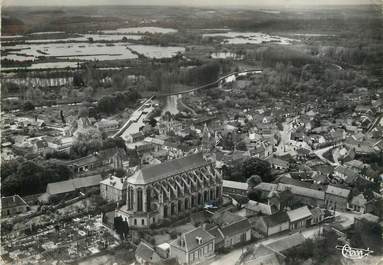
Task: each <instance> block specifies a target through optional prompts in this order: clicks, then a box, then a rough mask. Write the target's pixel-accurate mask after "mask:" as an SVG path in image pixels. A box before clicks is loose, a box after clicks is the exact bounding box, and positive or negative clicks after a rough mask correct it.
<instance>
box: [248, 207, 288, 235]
mask: <svg viewBox="0 0 383 265" xmlns="http://www.w3.org/2000/svg"><path fill="white" fill-rule="evenodd" d="M254 228H255V229H257V230H258V231H259V232H261V233H262V234H264V235H265V236H272V235H274V234H277V233H280V232H283V231H287V230H289V216H288V215H287V213H286V212H279V213H276V214H273V215H269V216H261V217H260V218H259V219H258V220H257V221H256V222H255V226H254Z"/></svg>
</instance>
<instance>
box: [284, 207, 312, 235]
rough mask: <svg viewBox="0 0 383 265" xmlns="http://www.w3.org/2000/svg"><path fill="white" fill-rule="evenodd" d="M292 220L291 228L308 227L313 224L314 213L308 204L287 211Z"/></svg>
mask: <svg viewBox="0 0 383 265" xmlns="http://www.w3.org/2000/svg"><path fill="white" fill-rule="evenodd" d="M287 216H288V217H289V221H290V230H295V229H300V228H304V227H307V226H309V225H310V224H311V218H312V214H311V212H310V210H309V208H308V207H307V206H303V207H300V208H298V209H294V210H290V211H287Z"/></svg>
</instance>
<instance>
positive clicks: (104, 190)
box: [100, 175, 127, 202]
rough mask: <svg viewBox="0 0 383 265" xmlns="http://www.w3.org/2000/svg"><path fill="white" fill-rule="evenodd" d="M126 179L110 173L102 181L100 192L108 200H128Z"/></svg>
mask: <svg viewBox="0 0 383 265" xmlns="http://www.w3.org/2000/svg"><path fill="white" fill-rule="evenodd" d="M126 186H127V183H126V179H125V178H118V177H115V176H112V175H110V176H109V177H107V178H106V179H104V180H102V181H101V182H100V194H101V197H102V198H104V199H105V200H106V201H111V202H125V201H126Z"/></svg>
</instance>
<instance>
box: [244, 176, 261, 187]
mask: <svg viewBox="0 0 383 265" xmlns="http://www.w3.org/2000/svg"><path fill="white" fill-rule="evenodd" d="M261 182H262V179H261V177H260V176H259V175H252V176H251V177H250V178H248V179H247V184H248V185H249V189H250V190H251V189H253V188H254V187H255V186H257V185H258V184H259V183H261Z"/></svg>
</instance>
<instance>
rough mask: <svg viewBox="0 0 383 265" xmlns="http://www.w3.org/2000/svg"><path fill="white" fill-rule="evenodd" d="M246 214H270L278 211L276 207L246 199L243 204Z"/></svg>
mask: <svg viewBox="0 0 383 265" xmlns="http://www.w3.org/2000/svg"><path fill="white" fill-rule="evenodd" d="M245 209H246V216H253V215H257V214H263V215H272V214H274V213H276V212H277V211H278V208H277V207H272V206H271V205H269V204H265V203H260V202H257V201H252V200H250V201H248V202H247V204H245Z"/></svg>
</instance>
